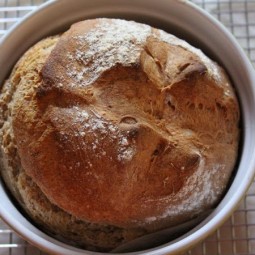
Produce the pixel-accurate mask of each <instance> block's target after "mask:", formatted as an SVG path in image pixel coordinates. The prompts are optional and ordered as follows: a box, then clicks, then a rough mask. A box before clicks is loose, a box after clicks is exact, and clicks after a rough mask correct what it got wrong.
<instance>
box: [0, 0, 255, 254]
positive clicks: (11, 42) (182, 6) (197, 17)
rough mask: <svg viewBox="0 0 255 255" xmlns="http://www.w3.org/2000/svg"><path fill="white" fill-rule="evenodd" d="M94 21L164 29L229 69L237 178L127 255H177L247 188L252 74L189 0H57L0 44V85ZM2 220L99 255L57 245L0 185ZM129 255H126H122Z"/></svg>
mask: <svg viewBox="0 0 255 255" xmlns="http://www.w3.org/2000/svg"><path fill="white" fill-rule="evenodd" d="M95 17H114V18H123V19H128V20H135V21H138V22H143V23H147V24H150V25H152V26H154V27H158V28H161V29H164V30H166V31H167V32H169V33H172V34H175V35H176V36H178V37H180V38H182V39H184V40H187V41H188V42H189V43H191V44H192V45H193V46H195V47H198V48H200V49H201V50H202V51H204V52H205V53H206V54H207V55H209V56H210V57H211V58H212V59H214V60H216V61H217V62H219V63H220V64H221V65H222V66H224V68H225V69H226V70H227V72H228V74H229V76H230V77H231V80H232V82H233V84H234V86H235V89H236V93H237V95H238V98H239V101H240V105H241V113H242V125H241V126H242V146H241V148H240V151H239V161H238V165H237V166H236V171H235V176H234V177H233V180H232V183H231V185H230V187H229V189H228V191H227V193H226V194H225V196H224V198H223V199H222V201H221V202H220V204H219V205H218V206H217V207H216V208H215V209H214V210H213V211H212V212H211V213H210V215H209V216H208V217H207V218H206V219H205V220H203V222H201V223H200V224H199V225H197V226H196V227H195V228H193V229H192V230H191V231H189V232H187V233H186V234H184V235H182V236H180V237H179V238H177V239H175V240H173V241H171V242H169V243H166V244H164V245H161V246H159V247H155V248H153V249H150V250H146V251H137V252H133V253H128V254H137V255H138V254H148V255H152V254H177V253H181V252H185V251H186V250H187V249H189V248H190V247H191V246H194V245H195V244H196V243H198V242H199V241H201V240H202V239H204V238H206V237H207V236H208V235H209V234H210V233H212V232H213V231H214V230H215V229H216V228H218V227H219V226H220V225H221V224H223V222H224V221H225V220H226V219H227V218H228V217H229V216H230V214H231V213H232V212H233V210H234V209H235V208H236V207H237V205H238V203H239V201H240V200H241V199H242V197H243V196H244V194H245V192H246V191H247V189H248V188H249V185H250V184H251V182H252V180H253V177H254V172H255V132H254V131H255V73H254V69H253V67H252V66H251V64H250V62H249V60H248V58H247V56H246V55H245V54H244V52H243V50H242V49H241V47H240V46H239V45H238V43H237V41H236V40H235V38H234V37H233V36H232V35H231V34H230V33H229V32H228V31H227V30H226V29H225V28H224V27H223V26H222V25H221V24H220V23H219V22H218V21H217V20H215V19H214V18H213V17H211V16H210V15H209V14H208V13H206V12H205V11H203V10H202V9H200V8H198V7H196V6H195V5H194V4H192V3H190V2H188V1H183V0H182V1H180V0H179V1H177V0H157V1H154V0H93V1H91V0H76V1H70V0H61V1H50V2H48V3H46V4H44V5H42V6H41V7H40V8H38V9H36V10H35V11H33V12H32V13H30V14H29V15H27V16H26V17H25V18H24V19H23V20H22V22H20V23H18V24H17V25H16V26H14V27H13V28H12V29H11V30H10V31H8V32H7V34H6V35H5V36H4V38H3V39H2V41H1V43H0V70H1V72H0V84H3V81H4V80H5V79H6V78H7V77H8V75H9V73H10V70H11V69H12V67H13V66H14V64H15V63H16V61H17V60H18V59H19V57H20V56H21V55H22V54H23V53H24V52H25V51H26V50H27V49H28V48H29V47H30V46H31V45H33V44H34V43H35V42H37V41H39V40H40V39H41V38H43V37H46V36H49V35H53V34H56V33H60V32H62V31H64V30H66V29H68V27H69V26H70V25H71V24H72V23H73V22H75V21H78V20H84V19H88V18H95ZM0 216H1V217H2V218H3V219H4V220H5V221H6V223H7V224H9V225H10V226H11V227H12V228H13V229H14V230H15V231H16V232H17V233H19V234H20V235H21V236H22V237H23V238H24V239H26V240H27V241H29V242H30V243H32V244H34V245H35V246H37V247H39V248H40V249H42V250H44V251H46V252H49V253H53V254H65V255H70V254H72V255H81V254H100V253H96V252H91V251H85V250H82V249H78V248H75V247H72V246H70V245H66V244H64V243H61V242H59V241H57V240H55V239H54V238H52V237H50V236H48V235H47V234H45V233H43V232H42V231H41V230H40V229H38V228H36V227H35V226H34V225H33V224H32V223H31V222H30V221H29V220H28V219H27V218H26V217H24V216H23V215H22V213H21V212H20V211H19V210H18V209H17V208H16V206H15V204H14V203H13V202H12V200H11V199H10V197H9V195H8V194H7V192H6V190H5V188H4V185H3V183H2V182H0ZM126 254H127V253H126Z"/></svg>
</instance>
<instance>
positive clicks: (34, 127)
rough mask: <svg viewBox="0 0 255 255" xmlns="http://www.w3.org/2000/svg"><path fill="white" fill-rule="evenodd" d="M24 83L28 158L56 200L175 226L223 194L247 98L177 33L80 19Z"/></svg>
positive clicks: (23, 133)
mask: <svg viewBox="0 0 255 255" xmlns="http://www.w3.org/2000/svg"><path fill="white" fill-rule="evenodd" d="M21 79H22V78H21ZM18 92H19V93H16V95H17V96H16V97H15V98H14V99H13V100H14V101H13V129H14V135H15V139H16V141H17V147H18V152H19V155H20V158H21V162H22V166H23V167H24V169H25V171H26V173H27V174H28V175H29V176H31V177H32V179H33V180H34V182H35V183H36V184H37V185H38V186H39V187H40V188H41V190H42V191H43V193H44V194H45V195H46V196H47V197H48V198H49V199H50V201H51V202H52V203H54V204H56V205H58V206H59V207H61V208H62V209H64V210H65V211H67V212H68V213H70V214H72V215H74V216H76V217H78V218H80V219H83V220H86V221H91V222H94V223H102V224H111V225H116V226H122V227H134V226H139V225H144V224H152V223H158V222H160V221H162V220H164V219H172V218H173V217H175V219H176V223H177V222H178V220H180V219H185V217H186V218H187V217H188V216H189V215H190V216H192V215H194V214H196V213H199V212H201V211H203V210H205V209H208V208H211V207H212V206H214V205H215V203H217V202H218V201H219V199H220V198H221V196H222V194H223V192H224V191H225V188H226V185H227V183H228V180H229V177H230V175H231V173H232V170H233V167H234V164H235V162H236V157H237V150H238V140H239V129H238V123H239V108H238V102H237V99H236V96H235V94H234V92H233V89H232V87H231V85H230V82H229V80H228V78H227V76H226V75H225V73H224V71H223V70H222V69H221V68H220V67H219V66H218V65H217V64H215V63H214V62H212V61H211V60H209V59H208V58H207V57H206V56H205V55H204V54H203V53H202V52H201V51H199V50H197V49H195V48H193V47H191V46H190V45H188V44H187V43H186V42H184V41H182V40H179V39H177V38H176V37H174V36H171V35H168V34H166V33H165V32H163V31H160V30H157V29H153V28H151V27H149V26H147V25H142V24H138V23H135V22H130V21H124V20H113V19H112V20H110V19H96V20H87V21H83V22H79V23H76V24H74V25H73V26H72V27H71V28H70V30H68V31H67V32H66V33H64V34H63V35H62V36H61V37H60V39H59V40H58V42H57V44H56V46H55V47H54V49H53V50H52V52H51V54H50V55H49V57H48V58H47V60H46V62H45V63H43V65H42V69H41V79H39V80H37V81H36V82H34V84H33V86H31V82H30V83H29V85H24V83H23V86H20V87H19V88H18ZM179 217H180V218H179Z"/></svg>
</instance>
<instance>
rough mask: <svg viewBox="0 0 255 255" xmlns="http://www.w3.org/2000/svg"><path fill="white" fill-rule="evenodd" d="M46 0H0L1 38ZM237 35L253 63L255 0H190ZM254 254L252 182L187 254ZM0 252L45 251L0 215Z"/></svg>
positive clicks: (24, 253) (26, 253)
mask: <svg viewBox="0 0 255 255" xmlns="http://www.w3.org/2000/svg"><path fill="white" fill-rule="evenodd" d="M44 2H46V0H0V38H1V36H2V35H4V33H5V32H6V31H7V30H8V29H9V28H10V27H12V26H13V24H15V23H16V22H17V21H19V20H20V19H21V17H22V16H24V15H25V14H27V13H28V12H30V11H31V10H33V9H35V8H36V7H37V6H38V5H40V4H42V3H44ZM193 2H194V3H196V4H197V5H199V6H200V7H202V8H204V9H206V10H207V11H208V12H210V13H211V14H212V15H213V16H215V17H216V18H217V19H219V20H220V21H221V22H222V23H223V24H224V25H225V26H226V27H227V28H228V29H229V30H230V31H231V32H232V33H233V34H234V35H235V37H236V38H237V39H238V41H239V43H240V45H241V46H242V47H243V49H244V50H245V52H246V53H247V55H248V57H249V58H250V60H251V62H252V63H253V65H254V66H255V0H246V1H245V0H239V1H238V0H193ZM217 254H218V255H251V254H255V182H253V183H252V185H251V187H250V189H249V191H248V192H247V194H246V196H245V198H244V199H243V200H242V202H241V204H240V206H239V208H238V209H237V210H236V211H235V213H234V214H233V215H232V217H231V218H230V219H229V220H228V221H227V222H226V223H225V224H224V225H223V226H222V227H221V228H220V229H218V230H217V231H216V232H215V233H214V234H213V235H211V236H210V237H209V238H207V239H206V240H205V241H204V242H203V243H200V244H199V245H197V246H196V247H194V248H193V249H192V250H190V251H188V252H187V253H186V255H217ZM0 255H46V254H45V253H43V252H41V251H39V250H38V249H37V248H35V247H33V246H31V245H30V244H28V243H27V242H25V241H24V240H22V239H21V238H20V237H19V236H18V235H17V234H16V233H15V232H13V231H12V230H11V229H10V228H9V227H8V226H7V225H6V224H4V223H3V222H2V221H1V219H0Z"/></svg>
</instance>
